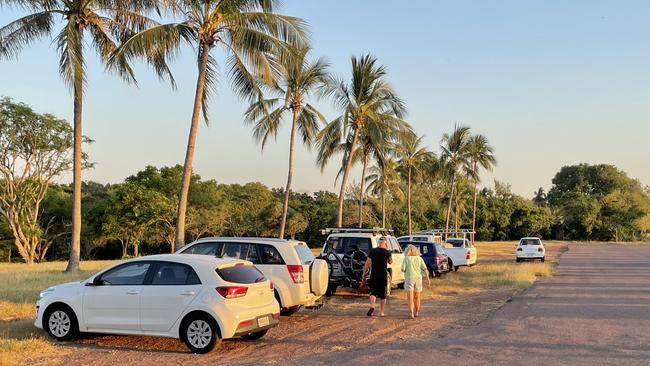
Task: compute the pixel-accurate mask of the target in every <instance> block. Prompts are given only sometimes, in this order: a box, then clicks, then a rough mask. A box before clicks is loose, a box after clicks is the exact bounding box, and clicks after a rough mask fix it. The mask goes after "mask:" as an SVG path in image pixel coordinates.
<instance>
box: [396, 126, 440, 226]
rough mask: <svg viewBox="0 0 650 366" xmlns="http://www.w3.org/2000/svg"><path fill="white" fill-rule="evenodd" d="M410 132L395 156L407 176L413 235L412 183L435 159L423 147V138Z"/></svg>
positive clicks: (399, 145)
mask: <svg viewBox="0 0 650 366" xmlns="http://www.w3.org/2000/svg"><path fill="white" fill-rule="evenodd" d="M423 137H424V136H419V137H418V136H417V135H416V134H415V133H414V132H412V131H408V132H406V133H403V134H402V135H401V136H400V139H399V141H398V142H397V143H396V144H395V154H396V155H397V159H398V161H397V164H398V165H399V167H400V171H401V172H402V173H403V174H404V175H405V176H406V177H405V178H406V182H407V184H406V207H407V211H408V227H409V235H411V234H412V233H413V225H412V219H411V182H412V178H413V176H414V175H419V174H420V173H421V171H422V170H423V168H424V167H425V165H426V163H428V162H429V161H430V160H431V159H432V158H433V153H432V152H430V151H429V150H427V148H426V147H423V146H422V138H423Z"/></svg>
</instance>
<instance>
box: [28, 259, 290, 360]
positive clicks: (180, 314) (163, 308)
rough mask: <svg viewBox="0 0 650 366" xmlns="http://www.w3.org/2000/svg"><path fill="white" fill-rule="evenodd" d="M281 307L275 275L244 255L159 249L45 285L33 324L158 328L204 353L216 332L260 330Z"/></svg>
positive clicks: (64, 330)
mask: <svg viewBox="0 0 650 366" xmlns="http://www.w3.org/2000/svg"><path fill="white" fill-rule="evenodd" d="M279 310H280V309H279V307H278V304H277V302H276V301H275V298H274V296H273V283H272V282H271V281H269V280H268V279H266V278H265V277H264V275H263V274H262V273H261V272H260V271H259V270H258V269H257V268H255V266H253V264H252V263H250V262H246V261H242V260H234V259H219V258H214V257H208V256H194V255H172V254H164V255H155V256H148V257H140V258H136V259H131V260H127V261H123V262H120V263H119V264H116V265H114V266H112V267H110V268H108V269H106V270H104V271H102V272H100V273H98V274H96V275H94V276H92V277H90V278H89V279H88V280H86V281H80V282H71V283H65V284H62V285H58V286H53V287H50V288H48V289H47V290H45V291H43V292H41V294H40V298H39V300H38V302H37V303H36V313H37V315H36V321H35V323H34V325H35V326H36V327H38V328H44V329H45V330H46V331H47V333H49V334H50V335H51V336H52V337H54V338H56V339H58V340H68V339H72V338H74V337H75V336H76V335H77V334H78V333H79V332H93V333H110V334H129V335H149V336H161V337H172V338H180V339H181V340H182V341H183V342H184V343H185V345H186V346H187V347H188V348H189V349H190V350H191V351H192V352H194V353H206V352H209V351H210V350H212V349H213V348H214V347H215V346H216V345H217V344H218V343H219V342H220V341H221V339H225V338H234V337H238V336H241V337H242V338H245V339H259V338H261V337H262V336H264V335H265V334H266V332H267V331H268V329H270V328H272V327H274V326H276V325H277V324H278V323H279V318H280V313H279Z"/></svg>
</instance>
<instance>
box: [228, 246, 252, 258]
mask: <svg viewBox="0 0 650 366" xmlns="http://www.w3.org/2000/svg"><path fill="white" fill-rule="evenodd" d="M248 246H249V245H248V244H244V243H224V244H223V258H236V259H246V258H247V256H248Z"/></svg>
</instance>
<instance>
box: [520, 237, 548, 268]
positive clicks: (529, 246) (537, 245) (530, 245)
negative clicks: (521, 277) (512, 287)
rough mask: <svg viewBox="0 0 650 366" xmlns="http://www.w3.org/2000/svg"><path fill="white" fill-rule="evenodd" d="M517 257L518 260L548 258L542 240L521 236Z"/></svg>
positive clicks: (542, 259)
mask: <svg viewBox="0 0 650 366" xmlns="http://www.w3.org/2000/svg"><path fill="white" fill-rule="evenodd" d="M515 259H516V260H517V262H521V261H524V260H535V259H539V260H541V261H542V262H544V260H545V259H546V248H544V244H543V243H542V240H541V239H540V238H536V237H528V238H521V240H519V243H518V244H517V250H516V251H515Z"/></svg>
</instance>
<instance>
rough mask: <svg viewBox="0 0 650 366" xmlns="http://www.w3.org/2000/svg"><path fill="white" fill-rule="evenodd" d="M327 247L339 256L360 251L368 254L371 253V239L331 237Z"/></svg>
mask: <svg viewBox="0 0 650 366" xmlns="http://www.w3.org/2000/svg"><path fill="white" fill-rule="evenodd" d="M327 245H328V246H329V247H330V248H331V249H332V250H334V252H335V253H337V254H345V253H349V252H352V251H353V250H354V249H359V250H362V251H363V252H365V253H366V254H367V253H369V252H370V238H355V237H330V238H329V239H327Z"/></svg>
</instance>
